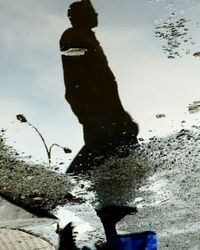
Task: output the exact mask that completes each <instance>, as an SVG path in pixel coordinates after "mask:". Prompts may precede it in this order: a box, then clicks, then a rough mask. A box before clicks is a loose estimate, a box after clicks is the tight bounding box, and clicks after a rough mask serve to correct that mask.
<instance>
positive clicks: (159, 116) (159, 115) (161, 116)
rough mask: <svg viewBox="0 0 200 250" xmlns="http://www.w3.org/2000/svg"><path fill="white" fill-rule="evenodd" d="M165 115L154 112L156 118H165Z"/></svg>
mask: <svg viewBox="0 0 200 250" xmlns="http://www.w3.org/2000/svg"><path fill="white" fill-rule="evenodd" d="M165 117H166V115H165V114H156V118H165Z"/></svg>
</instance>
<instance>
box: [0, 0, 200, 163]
mask: <svg viewBox="0 0 200 250" xmlns="http://www.w3.org/2000/svg"><path fill="white" fill-rule="evenodd" d="M72 2H73V1H66V0H65V1H64V0H60V1H58V2H57V1H53V0H43V1H40V3H39V4H38V2H36V1H34V0H28V1H27V0H18V1H14V2H10V1H3V0H0V3H1V17H0V19H1V22H0V26H1V39H0V52H1V60H0V74H1V83H0V86H1V91H0V100H1V105H0V112H1V116H0V124H1V127H3V128H7V134H6V135H7V137H8V143H10V144H11V145H14V147H15V148H17V149H18V150H19V151H24V152H25V153H26V154H27V155H33V157H34V159H40V158H42V159H43V160H46V155H45V150H44V148H43V145H42V144H41V142H40V139H39V137H38V136H37V135H36V134H35V133H34V131H32V130H31V128H28V127H27V126H25V125H24V124H19V123H18V121H16V119H15V115H16V114H18V113H23V114H24V115H25V116H26V117H27V119H28V120H29V121H30V122H31V123H33V124H34V125H35V126H36V127H38V129H39V130H40V131H41V133H42V134H43V136H44V137H45V138H46V140H47V143H48V144H51V143H54V142H56V143H59V144H61V145H63V146H67V147H70V148H71V149H72V150H73V152H74V153H73V154H71V155H67V156H66V155H63V153H62V152H60V151H59V149H58V152H55V157H54V158H55V159H54V160H55V161H56V157H57V158H59V159H58V160H59V161H66V163H67V164H69V162H70V159H71V158H73V156H74V155H75V154H76V153H77V151H78V150H79V149H80V147H81V146H82V144H83V139H82V128H81V126H80V125H79V123H78V120H77V118H76V117H75V115H74V114H73V113H72V111H71V109H70V107H69V104H68V103H67V102H66V101H65V99H64V81H63V72H62V65H61V57H60V52H59V39H60V36H61V34H62V32H63V31H64V30H65V29H66V28H68V27H70V23H69V21H68V19H67V14H66V12H67V8H68V6H69V4H70V3H72ZM92 2H93V4H94V7H95V8H96V11H97V12H98V14H99V16H98V17H99V26H98V28H96V29H95V32H96V36H97V38H98V39H99V41H100V42H101V45H102V47H103V48H104V52H105V54H106V56H107V58H108V60H109V65H110V67H111V69H112V71H113V73H114V74H115V76H116V78H117V82H118V87H119V93H120V97H121V100H122V103H123V105H124V107H125V109H126V110H127V111H128V112H129V113H130V114H131V115H132V117H133V118H134V119H135V120H136V121H137V122H138V123H139V125H140V135H139V136H141V137H145V138H147V137H150V136H152V135H154V134H156V135H157V134H165V133H169V132H171V131H173V130H175V129H177V128H179V127H180V126H181V124H182V125H183V123H181V121H182V120H186V126H187V125H188V126H189V125H191V124H194V123H197V121H196V119H198V116H199V114H198V113H197V114H192V115H191V114H189V112H188V109H187V107H188V105H189V104H191V103H192V102H193V101H198V100H200V94H199V93H200V85H199V78H200V71H199V66H200V57H199V56H193V54H194V53H198V52H199V51H200V43H199V41H200V17H199V12H200V2H199V1H198V0H174V1H167V0H160V1H159V0H135V1H132V0H126V1H121V0H109V1H107V0H101V1H98V0H93V1H92ZM181 19H183V20H184V21H183V23H184V27H182V26H181V25H179V23H180V20H181ZM179 26H180V27H179ZM156 32H160V33H156ZM184 33H186V34H184ZM160 34H163V35H160ZM177 34H178V36H177ZM180 34H181V35H180ZM177 43H178V47H177V46H175V47H173V45H174V44H176V45H177ZM169 49H170V50H171V51H169ZM176 52H177V53H176ZM170 55H172V57H173V58H168V57H169V56H170ZM160 113H164V114H165V115H166V118H161V119H157V118H156V117H155V115H156V114H160ZM151 131H153V132H151ZM15 141H16V143H15Z"/></svg>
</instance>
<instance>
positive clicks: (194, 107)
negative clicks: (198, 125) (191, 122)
mask: <svg viewBox="0 0 200 250" xmlns="http://www.w3.org/2000/svg"><path fill="white" fill-rule="evenodd" d="M188 111H189V112H190V114H194V113H197V112H199V111H200V101H194V102H193V103H192V104H189V107H188Z"/></svg>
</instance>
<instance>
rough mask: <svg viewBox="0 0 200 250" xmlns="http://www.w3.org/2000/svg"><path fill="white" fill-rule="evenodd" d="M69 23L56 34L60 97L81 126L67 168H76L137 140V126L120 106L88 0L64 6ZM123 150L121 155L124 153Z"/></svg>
mask: <svg viewBox="0 0 200 250" xmlns="http://www.w3.org/2000/svg"><path fill="white" fill-rule="evenodd" d="M68 17H69V19H70V21H71V24H72V27H71V28H69V29H67V30H66V31H65V32H64V33H63V34H62V36H61V39H60V49H61V53H62V64H63V71H64V82H65V88H66V92H65V98H66V100H67V101H68V102H69V104H70V105H71V108H72V111H73V112H74V114H75V115H76V116H77V118H78V120H79V122H80V123H81V124H82V125H83V132H84V141H85V145H84V146H83V148H82V149H81V150H80V152H79V154H78V155H77V156H76V157H75V159H74V161H73V162H72V163H71V165H70V166H69V168H68V170H67V172H75V173H79V172H80V171H82V170H86V169H88V168H89V167H90V166H93V165H99V164H100V163H102V162H103V160H104V159H105V158H107V157H109V156H110V155H113V154H117V155H118V151H116V150H115V149H116V148H117V147H119V146H123V145H128V146H131V145H134V144H135V143H137V138H136V136H137V134H138V126H137V124H136V123H135V122H134V121H133V120H132V118H131V117H130V115H129V114H128V113H127V112H126V111H125V110H124V108H123V106H122V104H121V101H120V97H119V94H118V88H117V83H116V80H115V77H114V75H113V73H112V71H111V69H110V68H109V66H108V61H107V59H106V56H105V55H104V52H103V49H102V48H101V46H100V44H99V42H98V40H97V39H96V37H95V33H94V32H93V31H92V28H94V27H97V25H98V21H97V13H96V12H95V9H94V8H93V6H92V4H91V2H90V1H89V0H82V1H79V2H74V3H72V4H71V5H70V8H69V10H68ZM127 153H128V149H127V148H126V150H124V152H123V154H122V153H121V156H124V155H127Z"/></svg>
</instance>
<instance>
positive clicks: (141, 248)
mask: <svg viewBox="0 0 200 250" xmlns="http://www.w3.org/2000/svg"><path fill="white" fill-rule="evenodd" d="M110 246H111V247H112V249H116V250H157V236H156V233H155V232H153V231H146V232H141V233H131V234H124V235H120V234H117V235H113V236H112V239H111V242H110Z"/></svg>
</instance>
